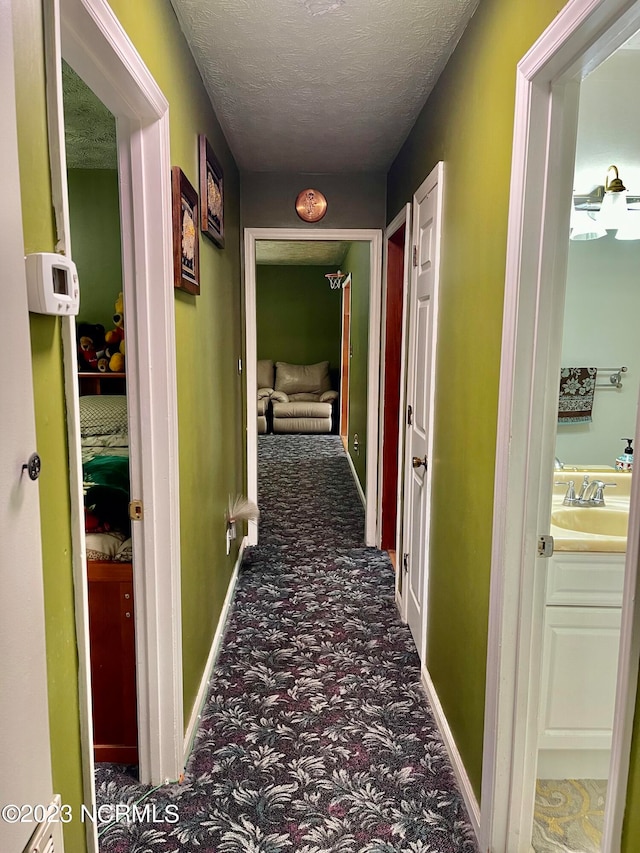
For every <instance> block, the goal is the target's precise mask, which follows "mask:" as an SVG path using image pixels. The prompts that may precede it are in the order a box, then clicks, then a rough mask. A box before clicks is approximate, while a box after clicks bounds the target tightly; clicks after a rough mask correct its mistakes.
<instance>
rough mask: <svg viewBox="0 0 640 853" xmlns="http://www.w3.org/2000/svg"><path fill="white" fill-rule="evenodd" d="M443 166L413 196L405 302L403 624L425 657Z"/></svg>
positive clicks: (434, 171)
mask: <svg viewBox="0 0 640 853" xmlns="http://www.w3.org/2000/svg"><path fill="white" fill-rule="evenodd" d="M441 198H442V164H441V163H439V164H438V166H436V168H435V169H434V170H433V171H432V172H431V174H430V175H429V177H428V178H427V180H426V181H425V182H424V183H423V184H422V185H421V186H420V188H419V189H418V191H417V192H416V193H415V195H414V197H413V216H412V221H413V229H412V243H413V268H412V276H411V295H410V303H409V359H408V375H407V380H408V381H407V436H406V443H405V444H406V453H405V495H406V500H405V513H404V532H403V537H402V541H403V543H404V545H403V548H404V554H403V571H405V572H406V586H405V590H406V602H407V622H408V624H409V627H410V629H411V633H412V634H413V638H414V640H415V643H416V647H417V649H418V654H419V655H420V659H421V660H423V659H424V651H425V649H424V645H425V637H426V631H425V615H426V598H427V588H428V584H427V578H428V571H429V521H430V512H431V470H430V468H429V458H430V455H431V450H432V447H433V402H434V371H435V351H436V330H437V325H436V323H437V296H438V273H439V257H440V235H439V226H440V218H441V216H440V213H441Z"/></svg>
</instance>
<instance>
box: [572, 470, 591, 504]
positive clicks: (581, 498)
mask: <svg viewBox="0 0 640 853" xmlns="http://www.w3.org/2000/svg"><path fill="white" fill-rule="evenodd" d="M588 488H589V475H588V474H585V475H584V477H583V478H582V483H581V485H580V491H579V492H578V497H577V498H576V501H575V502H576V503H577V504H581V505H584V504H585V502H586V493H587V489H588Z"/></svg>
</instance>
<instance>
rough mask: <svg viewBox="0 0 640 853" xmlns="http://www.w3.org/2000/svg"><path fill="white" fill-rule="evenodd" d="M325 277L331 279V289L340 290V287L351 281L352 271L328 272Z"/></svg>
mask: <svg viewBox="0 0 640 853" xmlns="http://www.w3.org/2000/svg"><path fill="white" fill-rule="evenodd" d="M325 278H326V279H328V280H329V285H330V286H331V290H340V288H344V287H346V286H347V285H348V284H349V283H350V282H351V273H346V272H340V270H338V271H337V272H328V273H326V275H325ZM343 279H344V281H343Z"/></svg>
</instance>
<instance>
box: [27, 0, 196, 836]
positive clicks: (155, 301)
mask: <svg viewBox="0 0 640 853" xmlns="http://www.w3.org/2000/svg"><path fill="white" fill-rule="evenodd" d="M44 9H45V15H46V43H47V54H48V55H47V63H48V65H47V69H48V74H47V102H48V103H47V105H48V114H49V137H50V152H51V171H52V190H53V198H54V206H55V209H56V224H57V232H58V245H57V248H58V251H63V252H68V251H69V248H70V243H69V217H68V199H67V187H66V180H65V154H64V120H63V109H62V86H61V79H60V59H61V53H62V55H64V57H65V59H66V60H67V61H68V62H69V64H70V65H71V66H72V67H73V68H74V70H75V71H76V72H77V73H78V74H79V75H80V76H81V77H82V78H83V79H84V81H85V82H86V83H87V84H88V85H89V86H90V87H91V88H92V89H93V91H94V92H95V94H96V95H97V96H98V97H99V98H100V100H101V101H102V102H103V103H104V104H105V105H106V106H107V107H108V109H109V110H110V111H111V112H112V113H113V114H114V116H115V117H116V121H117V135H118V164H119V173H120V174H119V180H120V208H121V224H122V245H123V257H122V263H123V280H124V285H125V286H124V293H125V311H126V313H127V314H128V317H129V323H128V325H127V329H128V342H127V364H128V383H127V384H128V389H127V390H128V394H127V398H128V403H129V442H130V448H131V486H132V494H133V495H135V497H141V498H142V499H143V501H144V504H145V511H144V520H143V521H141V522H136V529H135V531H134V537H133V545H134V565H135V566H136V569H137V571H135V572H134V590H135V608H136V612H135V618H136V667H137V689H138V741H139V769H140V774H141V781H144V782H151V783H156V784H159V783H161V782H163V781H165V780H167V779H176V778H177V777H178V776H179V774H180V772H181V771H182V769H183V766H184V754H183V735H184V731H183V699H182V651H181V624H180V614H181V597H180V537H179V490H178V454H177V436H178V425H177V391H176V367H175V324H174V305H173V299H174V295H173V272H172V270H173V267H172V232H171V187H170V157H169V115H168V108H169V105H168V102H167V101H166V99H165V97H164V95H163V94H162V92H161V91H160V89H159V87H158V86H157V84H156V83H155V81H154V80H153V78H152V77H151V75H150V74H149V71H148V70H147V68H146V66H145V65H144V63H143V62H142V60H141V58H140V56H139V55H138V53H137V52H136V51H135V49H134V47H133V45H132V44H131V41H130V40H129V38H128V36H127V34H126V33H125V32H124V30H123V29H122V27H121V25H120V24H119V22H118V20H117V19H116V17H115V15H114V14H113V12H112V10H111V8H110V7H109V6H108V4H107V3H106V2H105V0H56V2H55V3H50V4H49V3H46V4H44ZM62 334H63V344H64V360H65V387H66V389H67V395H66V403H67V422H68V430H69V431H68V435H69V458H70V484H71V500H72V536H73V567H74V588H75V596H76V600H75V605H76V606H75V609H76V632H77V637H78V652H79V681H80V707H81V735H82V745H83V750H82V751H83V776H84V784H85V802H87V803H89V804H90V803H91V802H92V801H93V797H94V793H93V774H92V772H91V768H92V764H93V757H92V752H93V736H92V727H91V704H90V678H89V664H88V608H87V587H86V559H85V553H86V549H85V539H84V528H83V523H82V521H83V513H82V490H81V486H82V475H81V471H82V467H81V459H80V421H79V409H78V384H77V382H78V380H77V366H76V342H75V323H74V321H73V318H65V319H64V320H63V329H62ZM143 436H144V440H143ZM87 834H88V843H89V845H90V849H97V840H96V837H95V829H93V831H92V825H90V822H88V825H87Z"/></svg>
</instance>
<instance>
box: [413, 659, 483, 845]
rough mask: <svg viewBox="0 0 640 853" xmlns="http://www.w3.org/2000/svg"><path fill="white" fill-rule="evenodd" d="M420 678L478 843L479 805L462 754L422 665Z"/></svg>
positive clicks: (432, 684)
mask: <svg viewBox="0 0 640 853" xmlns="http://www.w3.org/2000/svg"><path fill="white" fill-rule="evenodd" d="M421 680H422V686H423V687H424V689H425V691H426V693H427V698H428V699H429V704H430V705H431V710H432V711H433V716H434V717H435V720H436V725H437V726H438V729H439V731H440V734H441V735H442V739H443V741H444V745H445V747H446V750H447V752H448V754H449V758H450V759H451V764H452V765H453V772H454V773H455V776H456V780H457V782H458V785H459V787H460V793H461V794H462V799H463V800H464V804H465V806H466V807H467V812H468V813H469V820H470V822H471V826H472V828H473V831H474V833H475V835H476V839H477V841H478V844H479V843H480V806H479V804H478V800H477V797H476V795H475V793H474V791H473V788H472V786H471V782H470V780H469V777H468V776H467V771H466V769H465V766H464V763H463V761H462V756H461V755H460V753H459V752H458V747H457V746H456V742H455V740H454V739H453V733H452V732H451V728H450V727H449V723H448V721H447V718H446V715H445V713H444V709H443V707H442V705H441V703H440V699H439V698H438V694H437V692H436V688H435V685H434V683H433V681H432V680H431V676H430V675H429V672H428V670H427V668H426V667H425V666H423V667H422V673H421Z"/></svg>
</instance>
